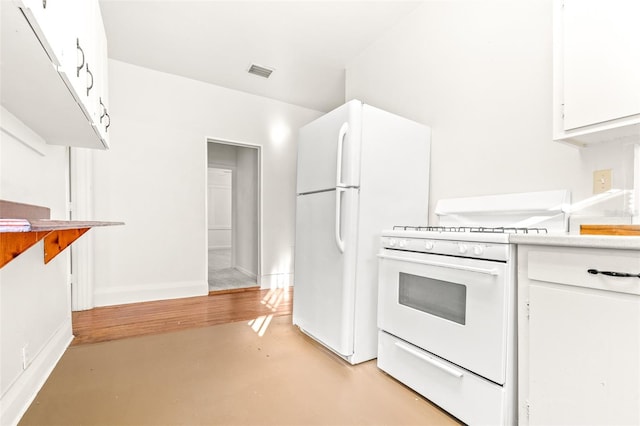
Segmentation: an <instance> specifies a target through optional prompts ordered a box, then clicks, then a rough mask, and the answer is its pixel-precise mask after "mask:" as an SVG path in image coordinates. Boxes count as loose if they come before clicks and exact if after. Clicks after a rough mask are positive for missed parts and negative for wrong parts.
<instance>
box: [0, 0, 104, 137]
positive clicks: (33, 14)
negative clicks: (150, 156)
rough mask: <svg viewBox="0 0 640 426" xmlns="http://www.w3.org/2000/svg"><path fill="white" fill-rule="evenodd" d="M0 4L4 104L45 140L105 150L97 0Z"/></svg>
mask: <svg viewBox="0 0 640 426" xmlns="http://www.w3.org/2000/svg"><path fill="white" fill-rule="evenodd" d="M0 7H1V8H2V13H0V16H1V17H2V51H1V52H0V55H1V58H0V78H1V80H2V103H3V106H4V107H5V108H6V109H7V110H9V111H10V112H11V113H12V114H14V115H15V116H16V117H18V118H19V119H20V120H21V121H22V122H24V123H25V124H27V125H28V126H29V127H31V128H32V129H33V130H34V131H35V132H37V133H38V134H39V135H40V136H41V137H42V138H43V139H45V140H46V141H47V143H50V144H54V145H65V146H75V147H85V148H98V149H105V148H108V146H109V144H108V138H107V136H106V135H107V129H108V126H107V124H110V119H109V117H108V113H107V106H106V102H107V100H108V95H107V90H108V82H107V73H106V69H107V49H106V36H105V31H104V25H103V23H102V16H101V14H100V6H99V4H98V0H13V1H2V2H0ZM25 18H26V19H25ZM43 47H44V50H43Z"/></svg>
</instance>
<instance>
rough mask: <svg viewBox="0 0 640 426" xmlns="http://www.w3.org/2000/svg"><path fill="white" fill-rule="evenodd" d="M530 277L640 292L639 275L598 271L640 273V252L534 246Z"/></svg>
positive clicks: (530, 261)
mask: <svg viewBox="0 0 640 426" xmlns="http://www.w3.org/2000/svg"><path fill="white" fill-rule="evenodd" d="M527 267H528V268H527V270H528V272H527V276H528V278H529V279H531V280H534V281H547V282H552V283H557V284H565V285H573V286H578V287H586V288H593V289H597V290H606V291H615V292H620V293H628V294H635V295H640V278H638V277H615V276H608V275H606V274H602V273H598V274H593V273H589V272H587V271H588V270H596V271H599V272H617V273H629V274H635V275H638V274H640V252H638V251H631V250H599V249H581V248H569V247H561V248H558V247H555V248H545V247H541V248H535V249H531V251H529V252H528V257H527Z"/></svg>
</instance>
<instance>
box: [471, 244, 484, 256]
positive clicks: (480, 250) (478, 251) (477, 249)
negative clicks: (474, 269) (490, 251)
mask: <svg viewBox="0 0 640 426" xmlns="http://www.w3.org/2000/svg"><path fill="white" fill-rule="evenodd" d="M482 253H484V247H482V246H473V254H475V255H476V256H480V255H481V254H482Z"/></svg>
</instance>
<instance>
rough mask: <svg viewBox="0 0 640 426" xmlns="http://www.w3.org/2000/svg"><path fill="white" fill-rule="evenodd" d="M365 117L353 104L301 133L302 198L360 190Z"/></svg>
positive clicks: (299, 185)
mask: <svg viewBox="0 0 640 426" xmlns="http://www.w3.org/2000/svg"><path fill="white" fill-rule="evenodd" d="M361 116H362V102H360V101H358V100H353V101H350V102H348V103H346V104H344V105H342V106H341V107H339V108H337V109H335V110H333V111H331V112H329V113H328V114H326V115H324V116H322V117H320V118H318V119H317V120H315V121H313V122H311V123H309V124H307V125H306V126H304V127H302V128H301V129H300V134H299V138H298V172H297V175H298V181H297V190H296V192H297V193H298V194H304V193H310V192H316V191H323V190H327V189H331V188H336V187H355V186H359V175H360V139H361V138H360V134H361Z"/></svg>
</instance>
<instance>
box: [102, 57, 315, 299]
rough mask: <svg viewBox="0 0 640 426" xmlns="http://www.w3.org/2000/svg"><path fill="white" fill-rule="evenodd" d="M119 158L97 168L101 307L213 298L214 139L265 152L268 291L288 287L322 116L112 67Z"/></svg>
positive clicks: (264, 274) (265, 273)
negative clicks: (210, 143) (111, 223)
mask: <svg viewBox="0 0 640 426" xmlns="http://www.w3.org/2000/svg"><path fill="white" fill-rule="evenodd" d="M109 86H110V114H111V118H112V123H113V124H112V126H111V127H110V128H109V130H110V131H111V132H112V133H111V146H112V148H111V150H110V151H109V155H108V156H99V157H97V158H95V160H94V161H95V162H94V165H95V169H94V179H95V182H94V193H95V194H96V200H95V209H94V213H95V215H96V218H100V219H101V220H122V221H124V222H125V223H126V225H125V226H122V227H117V229H116V227H114V228H113V229H109V231H113V232H100V233H98V232H96V233H95V235H94V237H95V239H94V241H95V252H96V261H95V277H96V280H95V303H96V305H97V306H101V305H111V304H118V303H129V302H138V301H143V300H157V299H165V298H174V297H188V296H194V295H203V294H206V293H207V290H208V286H207V268H206V265H207V258H206V255H207V246H206V241H205V240H206V232H207V228H206V226H207V225H206V216H205V212H206V208H205V199H206V197H205V195H206V190H207V189H206V185H207V176H206V170H207V144H206V140H207V138H210V139H219V140H228V141H239V142H245V143H254V144H259V145H261V146H262V151H263V165H264V168H263V171H262V173H263V175H262V180H263V186H262V196H263V206H262V208H263V220H264V230H263V240H262V247H268V250H265V249H263V250H262V252H263V264H264V270H263V271H262V280H261V281H262V284H263V285H264V286H270V285H271V284H274V285H275V284H276V283H279V282H280V283H283V282H288V280H289V277H290V275H291V273H292V263H291V258H292V252H293V250H292V249H293V241H294V223H295V220H294V218H295V158H296V149H295V142H296V135H297V129H298V128H299V127H300V126H302V125H304V124H306V123H307V122H309V121H311V120H313V119H314V118H316V117H318V116H320V115H321V113H320V112H318V111H313V110H309V109H305V108H300V107H296V106H293V105H289V104H285V103H282V102H277V101H273V100H269V99H266V98H262V97H258V96H254V95H249V94H246V93H242V92H238V91H234V90H229V89H225V88H222V87H218V86H213V85H210V84H205V83H201V82H198V81H195V80H190V79H186V78H183V77H178V76H174V75H170V74H166V73H161V72H157V71H153V70H149V69H145V68H142V67H138V66H134V65H130V64H127V63H123V62H120V61H114V60H110V61H109Z"/></svg>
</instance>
